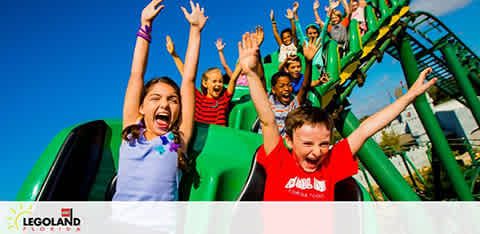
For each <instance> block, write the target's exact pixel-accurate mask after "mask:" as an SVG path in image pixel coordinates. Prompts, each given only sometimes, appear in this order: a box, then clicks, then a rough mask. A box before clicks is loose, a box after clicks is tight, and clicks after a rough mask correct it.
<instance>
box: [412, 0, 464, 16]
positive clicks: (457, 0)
mask: <svg viewBox="0 0 480 234" xmlns="http://www.w3.org/2000/svg"><path fill="white" fill-rule="evenodd" d="M472 1H473V0H415V1H413V2H412V4H411V5H410V6H411V9H412V11H418V10H420V11H427V12H430V13H432V14H433V15H435V16H441V15H444V14H447V13H450V12H453V11H455V10H457V9H459V8H462V7H464V6H466V5H468V4H470V3H471V2H472Z"/></svg>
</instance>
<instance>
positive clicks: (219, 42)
mask: <svg viewBox="0 0 480 234" xmlns="http://www.w3.org/2000/svg"><path fill="white" fill-rule="evenodd" d="M215 46H216V47H217V50H218V51H222V50H223V48H225V43H223V41H222V38H218V39H217V41H216V42H215Z"/></svg>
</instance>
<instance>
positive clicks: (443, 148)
mask: <svg viewBox="0 0 480 234" xmlns="http://www.w3.org/2000/svg"><path fill="white" fill-rule="evenodd" d="M399 52H400V63H401V64H402V68H403V73H404V74H405V78H406V80H407V84H408V86H409V87H411V86H412V85H413V83H415V81H416V80H417V77H418V75H419V74H420V73H419V71H418V69H417V61H416V59H415V56H414V54H413V51H412V47H411V46H410V40H409V39H408V38H407V37H404V38H403V41H402V42H401V44H400V48H399ZM414 105H415V109H416V110H417V113H418V115H419V116H420V120H421V121H422V124H423V126H424V128H425V130H426V132H427V135H428V137H429V138H430V141H431V142H432V146H433V147H432V148H433V153H434V154H435V155H437V156H438V157H439V158H440V161H441V162H442V164H443V166H444V168H445V170H446V171H447V174H448V177H449V178H450V181H451V182H452V185H453V187H454V188H455V191H456V192H457V194H458V197H459V198H460V199H461V200H463V201H473V196H472V193H471V192H470V189H469V188H468V186H467V184H466V183H465V179H464V178H463V174H462V172H461V170H460V167H459V166H458V164H457V162H456V161H455V156H453V153H452V150H451V149H450V146H449V145H448V141H447V138H445V135H444V134H443V131H442V129H441V128H440V125H439V124H438V121H437V119H436V118H435V115H434V114H433V112H432V110H431V109H430V105H429V104H428V101H427V97H426V96H425V94H423V95H421V96H418V97H417V99H415V102H414Z"/></svg>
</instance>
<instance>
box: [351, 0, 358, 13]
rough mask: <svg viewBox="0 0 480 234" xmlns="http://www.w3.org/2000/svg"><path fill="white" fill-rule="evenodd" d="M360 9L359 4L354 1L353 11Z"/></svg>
mask: <svg viewBox="0 0 480 234" xmlns="http://www.w3.org/2000/svg"><path fill="white" fill-rule="evenodd" d="M357 9H358V2H357V1H352V11H356V10H357Z"/></svg>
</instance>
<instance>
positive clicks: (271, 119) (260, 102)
mask: <svg viewBox="0 0 480 234" xmlns="http://www.w3.org/2000/svg"><path fill="white" fill-rule="evenodd" d="M257 51H258V46H257V43H256V38H255V35H250V34H249V33H248V32H247V33H245V34H244V35H243V36H242V42H239V43H238V53H239V63H240V66H241V67H242V70H243V72H244V73H245V74H246V75H247V79H248V87H249V88H250V95H251V96H252V100H253V104H254V105H255V109H256V110H257V113H258V117H259V118H260V122H261V123H262V135H263V145H264V148H265V153H266V154H267V155H268V154H270V153H271V152H272V151H273V149H275V146H276V145H277V143H278V140H279V138H280V133H279V132H278V127H277V123H276V121H275V116H274V115H273V112H272V110H271V109H270V104H269V103H268V97H267V93H266V92H265V91H264V90H263V87H262V83H261V82H260V77H258V74H257V73H256V72H255V67H256V66H257V62H258V59H257Z"/></svg>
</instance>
